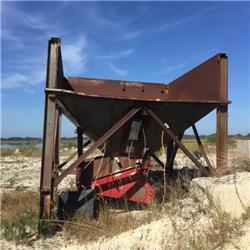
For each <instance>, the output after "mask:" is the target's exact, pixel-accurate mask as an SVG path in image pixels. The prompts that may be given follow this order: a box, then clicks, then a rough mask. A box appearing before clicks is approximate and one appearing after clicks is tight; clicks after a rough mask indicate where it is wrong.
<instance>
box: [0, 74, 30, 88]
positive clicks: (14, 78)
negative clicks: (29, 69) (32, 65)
mask: <svg viewBox="0 0 250 250" xmlns="http://www.w3.org/2000/svg"><path fill="white" fill-rule="evenodd" d="M27 80H28V77H27V76H26V75H23V74H19V73H13V74H12V75H10V76H7V77H3V78H2V83H1V88H3V89H10V88H15V87H22V86H23V85H24V84H27Z"/></svg>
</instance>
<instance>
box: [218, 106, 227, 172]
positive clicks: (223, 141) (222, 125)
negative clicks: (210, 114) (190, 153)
mask: <svg viewBox="0 0 250 250" xmlns="http://www.w3.org/2000/svg"><path fill="white" fill-rule="evenodd" d="M227 122H228V114H227V105H220V106H219V107H218V108H217V123H216V124H217V126H216V130H217V131H216V135H217V136H216V163H217V164H216V165H217V168H218V167H220V168H225V167H227V134H228V132H227V130H228V125H227Z"/></svg>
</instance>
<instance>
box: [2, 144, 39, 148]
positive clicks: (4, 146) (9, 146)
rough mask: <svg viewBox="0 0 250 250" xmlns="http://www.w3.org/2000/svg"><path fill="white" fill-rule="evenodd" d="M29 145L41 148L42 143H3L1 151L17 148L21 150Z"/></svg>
mask: <svg viewBox="0 0 250 250" xmlns="http://www.w3.org/2000/svg"><path fill="white" fill-rule="evenodd" d="M29 145H32V146H35V147H36V148H41V147H42V145H43V144H42V143H35V144H27V143H23V144H22V143H19V144H8V143H2V144H0V148H1V149H15V148H21V147H27V146H29Z"/></svg>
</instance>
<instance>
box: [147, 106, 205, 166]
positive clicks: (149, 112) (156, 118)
mask: <svg viewBox="0 0 250 250" xmlns="http://www.w3.org/2000/svg"><path fill="white" fill-rule="evenodd" d="M144 109H145V111H146V112H147V113H148V114H149V115H150V116H151V117H152V118H153V120H154V121H155V122H156V123H158V125H159V126H160V127H161V128H162V129H163V130H164V131H165V132H166V133H167V135H168V136H169V137H170V138H171V139H172V140H174V141H175V143H176V144H177V145H178V146H179V148H180V149H181V150H182V151H183V152H184V153H185V154H186V155H187V156H188V158H189V159H190V160H191V161H192V162H193V163H194V164H195V165H196V166H197V167H198V168H199V169H200V170H204V168H203V166H202V164H201V163H200V162H199V161H198V160H197V159H196V158H195V156H194V155H193V154H192V153H191V152H190V151H189V150H188V149H187V148H186V147H185V146H184V145H183V144H182V143H181V141H180V140H179V139H178V138H177V137H176V136H175V134H174V133H173V132H172V131H171V130H170V128H169V127H167V126H166V125H165V124H164V123H163V122H162V120H161V119H160V118H159V117H158V116H157V115H156V114H155V112H154V111H152V110H149V109H147V108H144Z"/></svg>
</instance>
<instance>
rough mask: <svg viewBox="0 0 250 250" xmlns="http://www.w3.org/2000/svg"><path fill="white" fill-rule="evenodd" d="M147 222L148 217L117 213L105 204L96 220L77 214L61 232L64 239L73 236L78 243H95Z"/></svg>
mask: <svg viewBox="0 0 250 250" xmlns="http://www.w3.org/2000/svg"><path fill="white" fill-rule="evenodd" d="M148 222H149V218H148V217H145V216H139V217H138V216H133V215H132V214H131V213H129V212H124V211H123V212H120V213H117V212H115V211H114V210H112V209H111V208H110V207H109V206H108V205H107V204H103V205H102V207H101V209H100V211H99V216H98V218H97V219H92V218H89V217H86V216H84V215H82V214H78V215H76V216H75V217H74V218H73V219H72V220H71V221H70V223H67V222H66V223H65V224H64V225H63V228H62V230H63V235H64V236H65V238H66V239H69V238H71V237H72V235H74V237H75V238H76V239H77V240H78V241H79V242H80V243H86V242H89V241H95V240H97V239H98V238H100V237H105V238H107V237H113V236H115V235H118V234H120V233H122V232H125V231H128V230H131V229H134V228H136V227H138V226H140V225H142V224H145V223H148Z"/></svg>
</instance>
